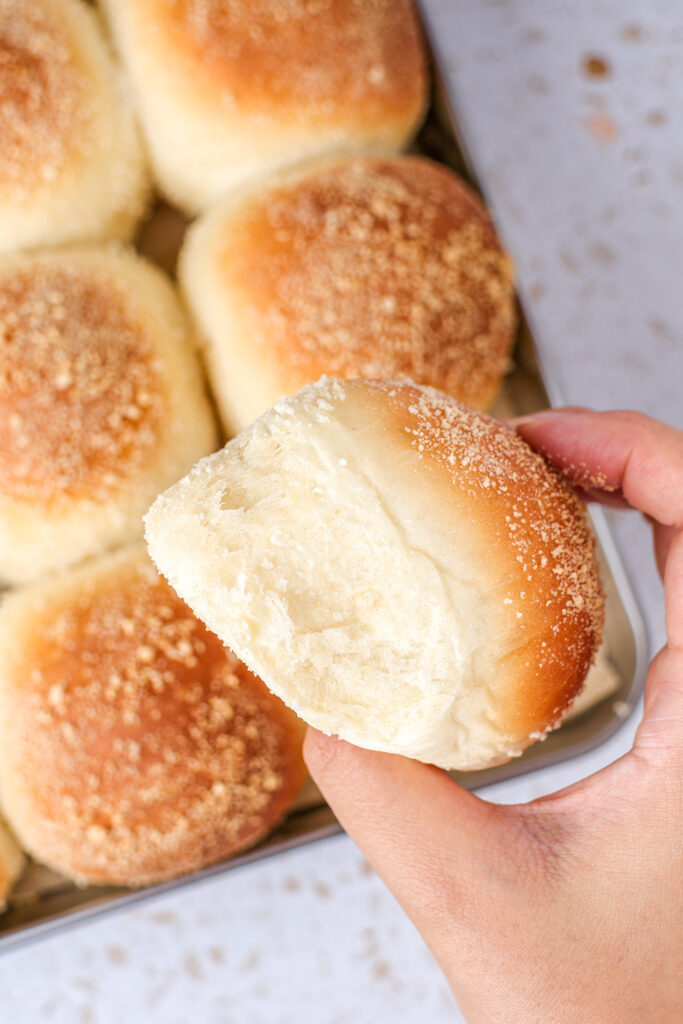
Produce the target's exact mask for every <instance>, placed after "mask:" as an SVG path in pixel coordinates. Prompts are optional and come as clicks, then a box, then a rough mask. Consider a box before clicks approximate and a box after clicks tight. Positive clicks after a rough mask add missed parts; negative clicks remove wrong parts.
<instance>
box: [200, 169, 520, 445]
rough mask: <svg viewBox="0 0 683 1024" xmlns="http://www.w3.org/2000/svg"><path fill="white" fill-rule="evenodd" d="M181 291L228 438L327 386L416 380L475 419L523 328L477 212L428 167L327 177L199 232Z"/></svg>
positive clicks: (285, 189) (506, 269)
mask: <svg viewBox="0 0 683 1024" xmlns="http://www.w3.org/2000/svg"><path fill="white" fill-rule="evenodd" d="M180 276H181V283H182V285H183V287H184V291H185V294H186V297H187V299H188V302H189V304H190V307H191V309H192V312H193V314H194V317H195V320H196V322H197V325H198V329H199V331H200V334H201V335H202V337H203V340H204V344H205V346H206V353H207V362H208V367H209V373H210V376H211V380H212V384H213V389H214V392H215V394H216V396H217V400H218V405H219V409H220V412H221V415H222V419H223V422H224V425H225V428H226V430H227V432H228V434H231V433H236V432H237V431H239V430H241V429H242V428H243V427H245V426H247V425H248V424H249V423H251V422H252V421H253V420H254V419H255V418H256V417H257V416H259V415H260V414H261V413H262V412H264V411H265V410H266V409H267V408H268V407H269V406H271V405H273V404H274V403H275V402H276V401H277V400H278V398H280V397H281V396H282V395H288V394H293V393H294V392H295V391H298V390H299V388H301V387H303V386H304V385H305V384H311V383H313V381H315V380H317V379H318V378H319V377H320V376H321V375H322V374H325V375H327V376H333V377H369V378H387V379H396V378H401V377H405V378H409V379H413V380H415V381H417V382H418V383H420V384H428V385H430V386H433V387H437V388H439V389H440V390H442V391H446V392H448V393H449V394H451V395H453V396H454V397H455V398H458V399H459V400H461V401H463V402H466V403H467V404H469V405H473V406H476V407H478V408H482V407H486V406H488V405H489V404H490V402H491V401H492V400H493V398H494V397H495V395H496V393H497V391H498V389H499V387H500V383H501V380H502V376H503V373H504V372H505V370H506V369H507V367H508V362H509V353H510V349H511V347H512V341H513V332H514V326H515V308H514V296H513V279H512V264H511V261H510V260H509V258H508V257H507V256H506V254H505V253H504V252H503V249H502V248H501V245H500V242H499V241H498V239H497V237H496V233H495V230H494V228H493V225H492V223H491V220H490V218H489V216H488V214H487V212H486V210H485V209H484V207H483V205H482V203H481V202H480V200H479V199H478V198H477V197H476V196H475V195H474V194H473V193H472V192H471V190H470V189H469V188H468V187H467V186H466V185H464V184H463V182H462V181H460V179H459V178H458V177H457V176H456V175H455V174H453V173H452V172H451V171H449V170H448V169H447V168H445V167H442V166H440V165H438V164H435V163H432V162H431V161H429V160H425V159H423V158H420V157H397V158H393V159H384V158H370V159H367V158H365V159H357V160H345V161H340V162H334V163H332V164H324V165H322V166H319V167H316V168H314V169H310V170H306V171H303V172H300V173H297V174H295V175H290V176H289V177H287V178H285V180H283V181H281V182H279V183H277V184H273V185H271V187H270V188H269V189H267V190H262V189H254V190H253V191H252V192H250V193H248V194H245V195H243V196H241V197H239V198H235V199H234V200H229V201H228V202H226V203H225V204H224V205H223V206H221V207H219V208H217V209H215V210H212V211H210V212H209V213H208V214H206V215H205V216H204V217H203V218H201V219H200V220H199V221H198V223H197V224H196V225H195V227H194V228H193V229H191V231H190V234H189V236H188V238H187V241H186V244H185V247H184V250H183V253H182V256H181V264H180Z"/></svg>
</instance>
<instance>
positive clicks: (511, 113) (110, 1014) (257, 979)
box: [0, 0, 683, 1024]
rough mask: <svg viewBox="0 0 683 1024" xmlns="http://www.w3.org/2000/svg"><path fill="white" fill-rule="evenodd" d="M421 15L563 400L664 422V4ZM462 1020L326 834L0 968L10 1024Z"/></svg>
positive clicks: (516, 786)
mask: <svg viewBox="0 0 683 1024" xmlns="http://www.w3.org/2000/svg"><path fill="white" fill-rule="evenodd" d="M423 7H424V9H425V10H426V11H427V12H428V15H429V17H430V19H431V21H432V23H433V25H434V26H435V29H436V32H437V36H438V40H439V45H440V47H441V50H442V54H443V57H444V63H445V66H446V69H447V71H448V73H449V75H450V76H451V80H452V82H453V86H454V90H455V94H456V96H457V100H458V106H459V109H460V112H461V115H462V119H463V122H464V125H465V127H466V131H467V135H468V138H469V141H470V144H471V145H470V148H471V153H472V156H473V157H474V160H475V163H476V165H477V167H478V170H479V173H480V177H481V178H482V180H483V182H484V184H485V186H486V187H487V188H488V190H489V197H490V199H492V200H493V204H494V208H495V212H496V215H497V218H498V222H499V226H500V229H501V231H502V233H503V235H504V237H505V239H506V242H507V245H508V247H509V248H510V250H511V251H512V252H513V253H514V254H515V257H516V260H517V266H518V272H519V277H520V282H521V287H522V289H523V292H524V294H525V296H526V299H527V305H528V307H529V309H530V311H531V313H532V317H533V321H534V327H535V333H536V336H537V338H538V339H541V340H542V344H543V346H544V347H545V349H546V351H547V352H548V353H550V355H551V359H552V363H553V366H554V369H555V372H556V373H557V375H558V377H560V378H561V380H562V387H563V390H564V393H565V395H566V397H567V399H568V400H570V401H572V402H574V403H581V404H586V405H594V406H599V407H602V408H609V407H616V406H621V407H630V408H635V409H640V410H643V411H645V412H649V413H650V414H652V415H655V416H658V417H660V418H661V419H664V420H667V421H668V422H671V423H675V424H676V425H678V426H683V400H682V399H681V391H682V390H683V387H682V386H683V301H682V297H683V284H682V282H681V268H682V267H683V230H682V229H683V223H682V222H683V217H682V215H681V210H682V209H683V128H682V121H681V114H680V97H681V95H683V8H682V7H681V4H680V0H647V2H645V0H575V2H574V3H571V4H569V3H566V2H564V0H424V2H423ZM591 58H592V63H590V62H591ZM587 62H588V63H587ZM601 62H602V63H601ZM591 71H592V72H593V73H591ZM596 71H597V72H600V71H604V72H605V73H604V74H602V75H601V74H595V72H596ZM615 531H616V534H617V537H618V540H619V543H620V546H621V548H622V552H623V555H624V560H625V562H626V565H627V568H628V569H629V571H630V575H631V577H632V579H633V582H634V586H635V589H636V592H637V594H638V596H639V598H640V601H641V603H642V606H643V610H644V613H645V617H646V620H647V622H648V626H649V629H650V634H651V639H652V643H653V645H656V646H659V645H661V643H662V641H663V625H662V608H663V605H662V596H661V588H660V586H659V583H658V581H657V578H656V576H655V573H654V570H653V569H652V566H651V562H650V549H649V538H648V535H647V531H646V530H645V528H644V527H643V526H642V524H641V523H640V522H639V520H638V519H637V518H636V517H635V516H622V517H621V518H620V519H619V521H618V522H617V523H616V524H615ZM634 727H635V723H634V721H633V720H632V721H630V722H629V723H628V724H627V725H626V726H625V727H624V728H623V729H622V730H621V732H620V733H619V734H618V735H617V736H616V737H615V738H614V739H613V740H611V741H610V742H609V743H608V744H606V745H604V746H603V747H602V748H600V749H599V750H598V751H595V752H593V753H592V754H588V755H586V756H584V757H583V758H580V759H576V760H574V761H572V762H569V763H566V764H564V765H562V766H559V767H557V768H554V769H551V770H548V771H545V772H540V773H537V774H535V775H531V776H527V777H525V778H522V779H519V780H516V781H513V782H510V783H504V784H501V785H500V786H497V787H495V792H491V793H490V795H491V796H492V797H495V798H496V799H500V800H505V801H512V800H525V799H530V798H532V797H534V796H536V795H539V794H541V793H543V792H547V791H549V790H552V789H555V788H557V787H558V786H559V785H562V784H565V783H568V782H570V781H573V780H574V779H576V778H579V777H582V776H584V775H586V774H588V773H589V772H591V771H593V770H595V769H596V768H597V767H599V766H600V765H602V764H604V763H606V762H608V761H610V760H612V759H614V757H616V756H618V755H619V754H620V753H622V752H623V751H624V750H625V749H626V748H627V747H628V745H629V743H630V741H631V737H632V735H633V730H634ZM460 1019H461V1018H460V1016H459V1014H458V1011H457V1009H456V1008H455V1006H454V1003H453V1000H452V998H451V996H450V994H449V991H448V989H447V987H446V985H445V982H444V981H443V979H442V977H441V975H440V973H439V971H438V969H437V968H436V966H435V964H434V963H433V961H432V960H431V957H430V955H429V954H428V953H427V951H426V949H425V948H424V947H423V946H422V943H421V941H420V939H419V937H418V935H417V934H416V932H415V931H414V929H413V928H412V927H411V925H410V923H409V922H408V921H407V920H406V918H405V917H404V915H403V913H402V912H401V910H400V909H399V908H398V906H397V905H396V903H395V902H394V901H393V899H392V897H391V896H390V895H389V893H388V892H387V890H386V889H385V888H384V887H383V885H382V884H381V882H380V881H379V880H378V879H377V878H376V876H375V875H374V874H373V873H372V871H371V870H370V869H369V867H368V865H367V864H366V862H365V861H364V860H363V858H362V857H361V855H360V854H359V852H358V851H357V850H356V848H355V847H354V846H353V844H352V843H351V842H350V841H349V840H348V839H346V838H345V837H340V838H336V839H331V840H327V841H325V842H322V843H319V844H315V845H313V846H310V847H307V848H304V849H302V850H299V851H296V852H293V853H289V854H285V855H281V856H279V857H276V858H273V859H270V860H267V861H264V862H261V863H259V864H256V865H254V866H251V867H248V868H243V869H240V870H239V871H236V872H234V873H231V874H228V875H226V876H224V877H223V878H219V879H216V880H213V881H209V882H206V883H204V884H201V885H198V886H194V887H192V888H190V889H185V890H182V891H181V892H179V893H177V894H175V895H173V896H167V897H164V898H162V899H158V900H155V901H152V902H150V903H147V904H144V905H142V906H140V907H139V908H136V909H133V910H130V911H127V912H123V913H120V914H115V915H112V916H108V917H105V918H102V919H101V920H99V921H98V922H96V923H94V924H90V925H85V926H83V927H81V928H78V929H76V930H74V931H71V932H65V933H62V934H59V935H57V936H56V937H54V938H52V939H49V940H45V941H42V942H40V943H37V944H34V945H29V946H27V947H25V948H23V949H20V950H18V951H16V952H14V953H8V954H6V955H4V956H3V957H2V958H0V1020H2V1021H7V1022H8V1024H10V1022H11V1024H42V1022H43V1021H44V1022H47V1024H115V1022H118V1021H121V1020H125V1021H126V1024H142V1022H145V1024H156V1022H160V1024H161V1022H163V1024H294V1022H296V1024H309V1022H310V1024H376V1022H378V1021H384V1020H391V1021H392V1022H393V1024H414V1022H416V1021H428V1022H430V1024H446V1022H449V1024H452V1022H454V1021H458V1020H460Z"/></svg>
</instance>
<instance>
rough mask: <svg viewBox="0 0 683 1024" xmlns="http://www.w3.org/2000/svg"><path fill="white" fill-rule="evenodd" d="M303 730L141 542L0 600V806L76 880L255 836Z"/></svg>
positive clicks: (288, 794)
mask: <svg viewBox="0 0 683 1024" xmlns="http://www.w3.org/2000/svg"><path fill="white" fill-rule="evenodd" d="M302 738H303V725H302V723H301V722H300V721H299V720H298V719H297V718H296V716H295V715H294V714H292V712H291V711H290V710H289V709H288V708H286V707H284V705H283V704H282V703H281V702H280V701H279V700H278V699H277V697H274V696H273V694H272V693H270V691H269V690H268V689H267V688H266V687H265V686H264V684H263V683H262V682H261V681H260V680H259V679H256V678H255V677H254V676H253V675H252V674H251V673H250V672H249V671H248V670H247V669H246V667H245V666H244V665H242V664H241V663H240V662H239V661H238V660H237V658H236V657H235V656H234V654H232V653H231V652H230V651H228V650H226V648H225V647H223V645H222V644H221V642H220V640H218V638H217V637H215V636H213V635H212V634H211V633H209V632H208V631H207V630H206V629H205V628H204V626H203V625H202V623H201V622H199V620H198V619H197V618H195V616H194V615H193V614H192V612H191V611H190V609H189V608H188V607H187V605H185V604H184V603H183V602H182V601H181V600H180V599H179V598H178V597H177V596H176V594H174V593H173V591H172V590H171V588H170V587H169V586H168V584H167V583H166V582H165V581H164V580H163V579H162V578H161V577H160V576H159V575H158V573H157V572H156V570H155V569H154V566H153V565H152V563H151V562H150V560H149V557H148V555H147V552H146V551H145V547H144V544H142V543H139V544H136V545H133V546H131V547H129V548H124V549H122V550H120V551H118V552H117V553H116V554H114V555H107V556H105V557H103V558H100V559H96V560H93V561H91V562H89V563H87V564H86V565H84V566H82V567H80V568H78V569H72V570H69V571H67V572H65V573H62V574H60V575H57V576H55V577H53V578H51V579H49V580H46V581H42V582H40V583H38V584H33V585H32V586H29V587H25V588H23V589H21V590H17V591H15V592H14V594H12V595H11V596H10V597H8V598H7V600H6V601H5V602H4V604H3V606H2V608H1V609H0V794H1V796H2V805H3V808H4V811H5V813H6V815H7V819H8V821H10V823H11V825H12V827H13V828H14V830H15V832H16V834H17V836H19V837H20V839H21V841H22V843H23V845H24V846H25V848H26V849H27V850H28V851H30V853H31V854H32V855H33V856H34V857H35V858H36V859H37V860H40V861H42V862H43V863H46V864H48V865H49V866H50V867H52V868H54V869H55V870H57V871H61V872H62V873H63V874H65V875H67V876H69V877H71V878H74V879H76V880H77V881H81V882H83V881H90V882H97V883H103V884H122V885H142V884H146V883H148V882H153V881H157V880H160V879H163V878H170V877H172V876H174V875H179V874H183V873H185V872H188V871H193V870H196V869H198V868H201V867H203V866H205V865H207V864H211V863H213V862H215V861H218V860H222V859H223V858H225V857H228V856H230V855H232V854H234V853H236V852H237V851H238V850H242V849H244V848H245V847H247V846H250V845H252V844H253V843H255V842H257V841H258V840H259V839H260V838H262V836H263V835H265V833H267V832H268V831H269V830H270V829H272V828H273V826H274V825H276V824H277V823H278V822H279V820H280V819H281V818H282V817H283V815H284V814H285V813H286V811H287V809H288V808H289V806H290V804H291V801H292V799H293V797H294V795H295V794H296V792H297V790H298V789H299V787H300V786H301V783H302V781H303V779H304V777H305V770H304V765H303V759H302V756H301V743H302Z"/></svg>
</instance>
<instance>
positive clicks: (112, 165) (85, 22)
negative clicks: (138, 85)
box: [0, 0, 148, 252]
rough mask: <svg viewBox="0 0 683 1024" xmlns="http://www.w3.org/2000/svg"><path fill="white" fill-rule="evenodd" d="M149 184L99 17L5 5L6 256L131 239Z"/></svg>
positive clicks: (0, 124)
mask: <svg viewBox="0 0 683 1024" xmlns="http://www.w3.org/2000/svg"><path fill="white" fill-rule="evenodd" d="M147 191H148V177H147V171H146V167H145V161H144V159H143V153H142V146H141V143H140V139H139V137H138V132H137V128H136V125H135V123H134V119H133V114H132V110H131V107H130V104H129V102H128V100H127V98H126V97H125V95H124V93H123V89H122V85H121V82H120V80H119V78H118V74H117V72H116V71H115V69H114V66H113V63H112V60H111V58H110V55H109V51H108V49H107V45H106V43H105V40H104V38H103V36H102V31H101V28H100V25H99V24H98V19H97V15H96V14H95V12H94V11H92V10H91V9H89V8H88V7H87V6H86V5H85V4H84V3H82V2H81V0H0V252H3V251H8V250H11V249H21V248H29V247H30V248H34V247H36V246H43V245H57V244H61V243H63V242H73V241H90V240H96V239H104V238H116V239H127V238H129V237H130V235H131V234H132V233H133V230H134V228H135V225H136V224H137V222H138V220H139V219H140V217H141V215H142V213H143V211H144V208H145V203H146V197H147Z"/></svg>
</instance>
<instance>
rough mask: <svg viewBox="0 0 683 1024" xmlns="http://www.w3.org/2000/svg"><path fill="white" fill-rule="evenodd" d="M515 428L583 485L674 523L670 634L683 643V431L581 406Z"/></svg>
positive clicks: (668, 575)
mask: <svg viewBox="0 0 683 1024" xmlns="http://www.w3.org/2000/svg"><path fill="white" fill-rule="evenodd" d="M514 426H515V427H516V429H517V431H518V433H519V434H521V436H522V437H524V438H525V440H527V441H528V442H529V444H530V445H532V447H534V448H536V449H537V450H538V451H540V452H542V453H543V455H545V456H546V458H547V459H548V460H549V461H550V462H552V463H554V464H555V465H556V466H559V467H560V468H561V469H562V470H563V471H564V472H565V473H566V474H567V476H568V477H569V479H570V480H571V481H572V482H573V483H574V484H576V485H577V486H579V487H582V488H585V489H587V490H589V491H591V492H594V491H602V492H607V493H614V492H617V491H618V492H621V493H622V494H623V496H624V498H625V499H626V501H627V502H628V503H629V505H631V506H632V507H633V508H636V509H639V510H640V511H641V512H643V513H645V515H646V516H648V517H650V519H653V520H655V521H656V522H657V523H660V524H662V525H663V526H664V527H667V528H668V529H667V531H666V533H667V534H668V536H667V537H666V547H667V548H668V557H667V558H666V567H665V571H664V585H665V588H666V592H667V609H666V623H667V634H668V637H669V643H670V644H674V645H675V646H677V647H678V646H681V647H683V539H682V536H681V528H682V527H683V432H681V431H680V430H676V429H675V427H669V426H666V425H665V424H664V423H659V422H658V421H657V420H654V419H651V418H650V417H649V416H643V415H642V414H640V413H635V412H590V411H588V410H585V411H584V410H576V409H571V410H567V411H566V412H563V411H562V410H561V409H560V410H552V411H550V412H544V413H539V414H537V415H535V416H527V417H524V418H522V419H520V420H517V421H516V422H515V423H514ZM660 554H661V552H660ZM663 560H664V559H663V557H662V559H661V561H663Z"/></svg>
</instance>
